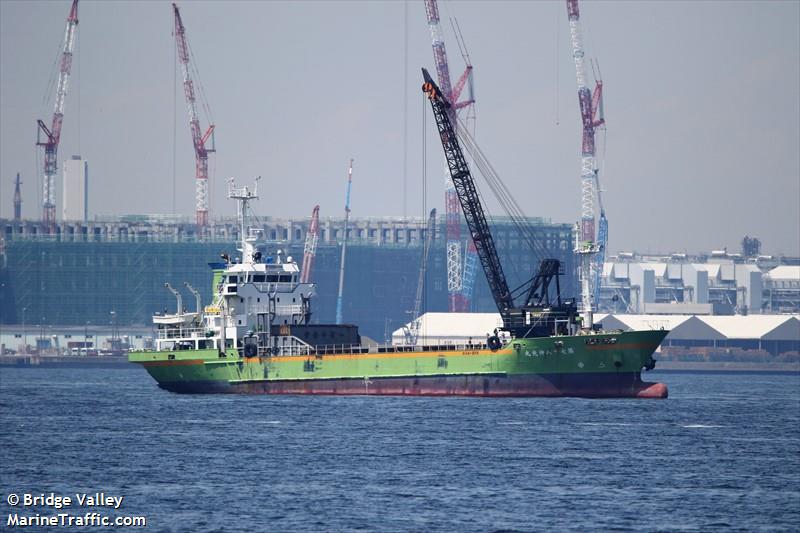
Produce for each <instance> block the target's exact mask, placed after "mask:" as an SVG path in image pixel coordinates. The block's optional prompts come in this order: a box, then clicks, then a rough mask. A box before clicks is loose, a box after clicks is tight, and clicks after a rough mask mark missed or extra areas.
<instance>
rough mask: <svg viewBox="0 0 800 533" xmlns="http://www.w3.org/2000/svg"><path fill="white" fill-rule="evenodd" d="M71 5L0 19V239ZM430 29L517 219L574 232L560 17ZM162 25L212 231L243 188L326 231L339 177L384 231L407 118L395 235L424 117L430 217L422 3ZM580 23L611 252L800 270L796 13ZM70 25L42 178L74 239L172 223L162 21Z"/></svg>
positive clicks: (643, 10)
mask: <svg viewBox="0 0 800 533" xmlns="http://www.w3.org/2000/svg"><path fill="white" fill-rule="evenodd" d="M69 6H70V2H69V1H68V0H63V1H62V0H57V1H56V0H53V1H46V2H37V1H9V0H2V1H0V118H2V120H1V121H0V182H1V183H2V185H1V186H0V216H2V217H6V218H8V217H10V216H11V214H12V192H13V179H14V176H15V174H16V172H21V173H22V177H23V181H24V184H23V198H24V203H23V216H24V217H26V218H32V217H36V216H38V213H39V209H40V208H39V206H38V200H37V199H38V198H40V196H41V193H40V192H39V191H38V189H39V182H40V180H41V178H40V177H37V176H39V175H40V174H41V169H40V168H38V167H37V163H36V162H37V155H36V148H35V147H34V142H35V138H36V119H37V118H42V119H45V121H46V122H47V123H48V124H49V123H50V121H51V116H52V94H51V93H52V91H50V92H48V79H49V78H50V76H51V75H52V74H53V73H54V69H55V64H54V62H55V60H56V58H57V55H58V51H59V48H60V46H61V41H62V38H63V32H64V25H65V18H66V15H67V12H68V10H69ZM439 6H440V12H441V15H442V19H443V21H442V27H443V29H444V30H445V38H446V43H447V49H448V55H449V58H450V64H451V75H452V76H453V78H456V77H457V76H458V75H459V74H460V73H461V71H462V70H463V65H464V63H463V60H462V58H461V55H460V53H459V51H458V47H457V45H456V42H455V40H454V38H453V35H452V31H451V30H450V24H449V21H448V17H452V16H455V17H457V18H458V21H459V24H460V27H461V30H462V33H463V35H464V38H465V40H466V43H467V46H468V48H469V53H470V55H471V59H472V63H473V65H474V68H475V88H476V98H477V101H478V103H477V107H476V111H477V138H478V141H479V143H480V144H481V146H482V148H483V151H484V152H485V153H486V154H487V155H488V157H489V158H490V160H491V161H492V163H493V165H494V167H495V168H496V169H497V171H498V172H499V173H500V175H501V176H502V177H503V179H504V181H505V182H506V184H507V185H508V186H509V188H510V189H511V190H512V191H513V192H514V193H515V194H516V197H517V199H518V201H519V202H520V204H522V205H523V206H524V208H525V210H526V213H527V214H528V215H532V216H533V215H536V216H543V217H549V218H552V219H553V220H554V221H557V222H572V221H574V220H576V219H577V218H578V216H579V212H580V211H579V209H580V201H579V198H580V179H579V174H580V120H579V113H578V106H577V96H576V85H575V73H574V66H573V62H572V57H571V51H570V42H569V31H568V23H567V15H566V8H565V2H563V1H536V2H525V1H516V2H500V1H492V2H488V1H486V2H484V1H477V0H476V1H470V2H455V1H440V3H439ZM180 7H181V11H182V15H183V20H184V23H185V25H186V31H187V36H188V39H189V42H190V46H191V48H192V50H193V52H194V56H195V59H196V62H197V67H198V69H199V72H200V77H201V82H202V85H203V87H204V88H205V93H206V95H207V97H208V101H209V103H210V106H211V110H212V114H213V119H214V121H215V123H216V125H217V136H216V141H217V143H216V144H217V149H218V152H217V154H216V155H212V156H211V168H212V169H213V175H214V177H213V182H212V191H211V202H212V216H214V215H230V214H232V213H233V212H234V205H233V204H232V202H230V201H228V200H226V199H225V178H226V177H228V176H235V177H236V178H237V180H238V181H239V182H240V183H244V182H249V181H251V180H252V178H253V177H254V176H256V175H259V174H260V175H262V176H263V179H262V182H261V184H262V197H261V200H260V201H259V203H258V205H257V210H258V212H259V213H261V214H262V215H273V216H281V217H284V216H290V217H302V216H308V215H309V214H310V212H311V208H312V207H313V205H314V204H316V203H319V204H320V205H321V213H322V216H332V215H335V216H340V215H341V213H342V211H343V204H344V192H345V181H346V170H347V161H348V159H349V158H350V157H353V158H355V168H354V177H353V193H352V209H353V216H355V217H365V216H379V215H396V216H402V215H403V214H404V213H403V204H404V202H403V196H404V195H403V189H404V187H403V145H404V142H403V139H404V134H403V131H404V126H403V125H404V107H405V106H404V102H406V103H407V111H408V114H407V120H408V145H407V146H408V159H407V169H408V170H407V176H408V177H407V184H408V185H407V195H406V196H407V201H406V205H407V208H406V211H407V214H408V215H409V216H421V215H422V212H423V211H422V202H423V199H422V198H423V195H422V179H421V174H422V168H423V148H422V134H423V110H424V113H425V119H424V120H425V124H426V126H427V132H428V135H427V139H428V143H427V146H428V149H427V168H428V187H427V189H428V194H427V204H428V207H429V208H430V207H439V208H440V209H442V205H443V192H442V191H443V183H444V179H443V170H442V169H443V163H442V155H441V145H439V144H437V143H438V139H436V138H435V136H434V134H433V119H432V115H431V111H430V109H429V107H428V106H427V104H425V102H424V101H423V97H422V95H421V92H420V85H421V76H420V73H419V68H420V67H422V66H426V67H428V68H429V69H431V70H433V59H432V53H431V43H430V34H429V31H428V27H427V23H426V19H425V9H424V5H423V2H422V1H421V0H419V1H409V2H408V3H404V2H402V1H399V0H398V1H392V2H389V1H385V2H378V1H375V2H368V1H355V2H338V1H320V2H302V1H296V2H258V1H250V2H213V1H203V2H196V1H185V2H182V3H181V4H180ZM406 12H407V18H406ZM581 18H582V22H583V28H584V34H585V47H586V50H587V54H588V55H589V56H591V57H597V58H598V59H599V61H600V66H601V68H602V74H603V80H604V84H605V90H606V98H605V112H606V119H607V122H608V132H607V149H606V155H605V175H604V176H603V180H604V183H603V188H604V189H605V191H606V192H605V203H606V210H607V213H608V217H609V220H610V224H609V225H610V242H609V248H610V250H611V251H618V250H631V249H637V250H639V251H643V252H644V251H653V252H655V251H662V252H669V251H689V252H696V251H701V250H710V249H717V248H721V247H723V246H727V247H728V248H729V249H730V250H731V251H734V250H735V251H738V249H739V242H740V240H741V238H742V236H744V235H745V234H749V235H754V236H757V237H759V238H760V239H761V240H762V242H763V245H764V248H763V249H764V251H765V252H767V253H786V254H793V255H798V254H800V148H798V147H800V133H799V130H800V98H798V96H800V2H797V1H772V2H771V1H758V2H747V1H733V2H725V1H718V2H715V1H704V2H694V1H692V2H680V1H673V0H670V1H665V2H659V1H642V2H635V1H622V2H600V1H595V2H582V3H581ZM79 19H80V23H79V25H78V31H77V35H78V37H77V39H78V40H77V46H76V51H75V60H74V65H73V78H72V83H71V85H70V91H69V95H68V96H67V100H66V113H65V119H64V128H63V134H62V141H61V146H60V150H59V164H61V162H62V161H63V160H64V159H65V158H68V157H69V156H71V155H72V154H76V153H81V154H82V155H83V156H84V157H85V158H86V159H88V160H89V164H90V182H91V183H90V208H89V209H90V216H91V215H95V214H97V215H107V214H130V213H171V212H172V209H173V199H174V205H175V206H176V212H177V213H178V214H185V215H193V213H194V161H193V159H194V156H193V151H192V146H191V140H190V134H189V129H188V125H187V111H186V106H185V104H184V101H183V93H182V89H181V86H180V82H181V79H180V74H179V71H178V70H177V65H176V61H175V52H174V41H173V37H172V28H173V16H172V9H171V5H170V2H167V1H163V2H162V1H138V2H124V1H109V2H96V1H88V0H83V1H81V3H80V8H79ZM406 21H407V24H406ZM406 36H407V39H408V53H407V63H408V71H407V75H406V72H405V63H406V55H405V42H406ZM176 72H178V77H177V84H176V82H175V74H176ZM406 98H407V100H406ZM207 123H208V119H207V118H204V119H203V124H204V125H205V124H207ZM173 134H176V139H175V141H173ZM173 153H175V154H176V155H175V157H173ZM39 158H40V159H41V155H40V156H39ZM173 164H174V166H175V168H176V176H177V179H176V180H175V182H176V184H175V188H176V191H177V194H176V195H175V197H173ZM58 181H59V183H58V186H59V189H60V177H59V180H58ZM483 189H484V191H485V194H487V195H488V194H489V193H488V187H486V186H484V187H483ZM62 198H63V195H62V194H61V191H60V190H59V192H58V200H57V201H58V202H59V204H60V202H61V200H62ZM59 209H60V207H59ZM491 212H492V213H494V214H501V211H500V209H499V208H498V207H496V206H492V207H491Z"/></svg>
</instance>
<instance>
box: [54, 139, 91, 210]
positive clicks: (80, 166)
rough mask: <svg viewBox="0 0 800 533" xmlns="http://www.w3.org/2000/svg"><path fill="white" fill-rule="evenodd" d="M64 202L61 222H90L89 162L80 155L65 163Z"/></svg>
mask: <svg viewBox="0 0 800 533" xmlns="http://www.w3.org/2000/svg"><path fill="white" fill-rule="evenodd" d="M61 190H62V191H63V192H64V200H63V202H62V206H61V220H64V221H69V220H72V221H76V220H77V221H82V222H83V223H84V224H86V222H88V220H89V162H88V161H86V160H84V159H83V158H81V156H79V155H74V156H72V159H67V160H66V161H64V180H63V187H62V189H61Z"/></svg>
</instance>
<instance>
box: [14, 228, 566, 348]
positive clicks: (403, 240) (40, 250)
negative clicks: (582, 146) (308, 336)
mask: <svg viewBox="0 0 800 533" xmlns="http://www.w3.org/2000/svg"><path fill="white" fill-rule="evenodd" d="M443 221H444V217H440V220H439V221H438V222H439V224H437V229H436V231H435V239H434V243H433V248H432V249H431V251H430V258H429V262H428V268H427V272H426V278H425V279H426V282H425V291H424V293H423V295H424V299H423V308H422V310H423V311H425V310H428V311H447V309H448V292H447V288H448V287H447V269H446V252H445V239H444V238H443V237H444V235H443V234H444V231H443ZM309 222H310V221H309V219H299V220H288V219H286V220H285V219H273V218H265V219H262V220H261V221H260V227H261V229H262V230H263V235H264V237H265V242H264V243H263V246H262V248H263V251H264V253H265V256H266V255H271V254H274V253H276V250H278V249H280V250H282V251H283V252H284V254H285V255H288V256H292V257H294V258H295V260H296V261H297V262H298V263H299V262H301V261H302V257H303V247H304V241H305V238H306V233H307V232H308V229H309ZM343 222H344V221H343V219H341V218H328V219H320V224H319V244H318V249H317V254H316V261H315V263H314V270H313V272H312V275H311V281H313V282H316V283H317V297H316V298H315V301H314V302H313V312H314V315H313V318H312V319H313V320H314V321H316V322H333V320H334V317H335V308H336V296H337V289H338V277H339V266H340V250H341V247H340V243H341V240H342V239H343V237H344V224H343ZM529 222H530V225H531V227H532V229H533V233H534V235H535V238H536V239H537V241H538V242H540V243H541V244H542V245H543V246H544V248H545V251H546V253H547V255H548V256H550V257H555V258H557V259H559V260H561V261H562V262H563V264H564V265H565V272H566V275H565V276H564V279H563V280H562V289H563V290H564V292H565V294H568V295H574V294H575V292H576V285H575V274H574V273H575V263H574V259H573V257H574V256H573V254H572V226H571V225H570V224H557V223H552V222H550V221H548V220H543V219H538V218H535V219H534V218H532V219H530V220H529ZM425 223H426V221H423V220H422V219H412V220H408V221H403V220H402V219H400V218H372V219H351V220H350V224H349V226H348V235H349V242H348V249H347V267H346V272H345V283H344V295H343V318H344V321H345V322H348V323H353V324H357V325H359V326H360V328H361V333H362V334H363V335H367V336H369V337H372V338H374V339H376V340H381V341H383V340H384V339H386V338H387V337H389V335H390V333H391V331H392V330H394V329H395V328H397V327H398V326H399V325H401V324H403V323H405V322H407V321H408V319H409V314H410V311H411V310H412V308H413V304H414V298H415V293H416V289H417V281H418V278H419V269H420V256H421V250H422V246H421V244H422V240H421V238H422V235H423V232H424V230H425V225H426V224H425ZM492 224H493V228H494V231H495V239H496V242H497V247H498V251H499V254H500V256H501V257H502V258H503V261H504V264H505V265H507V267H506V268H507V275H508V277H509V280H510V282H511V283H515V284H516V285H519V284H522V283H523V282H525V281H527V280H528V279H529V278H530V277H531V275H532V273H533V270H534V268H535V267H536V266H537V265H538V261H539V260H540V259H541V258H539V257H534V255H533V254H532V253H531V252H530V251H529V250H528V248H527V247H526V246H521V243H522V242H523V239H522V237H521V236H520V235H519V234H518V229H517V227H516V226H515V225H514V224H512V223H511V222H510V221H508V220H505V219H496V220H494V221H493V222H492ZM0 228H1V229H2V233H0V322H2V323H4V324H55V325H73V326H83V325H84V324H85V323H87V322H88V323H90V324H93V325H101V324H108V323H109V316H110V313H111V311H114V312H115V313H116V315H115V316H116V320H117V321H118V324H119V325H120V326H126V325H142V326H147V325H149V324H150V322H151V317H152V315H153V314H154V313H156V312H163V311H164V309H170V310H171V309H173V307H174V305H175V303H174V302H175V298H174V297H173V296H172V295H171V294H170V293H169V292H168V291H167V290H165V289H164V283H165V282H169V283H170V284H171V285H172V286H173V287H178V288H182V287H183V284H184V282H189V283H190V284H192V285H193V286H194V287H196V288H198V289H200V290H201V291H202V296H203V303H204V304H208V303H209V300H210V298H211V279H212V274H211V269H210V268H209V266H208V265H209V263H211V262H214V261H219V256H220V254H221V253H223V252H224V253H227V254H229V255H230V256H231V257H235V256H236V254H237V252H236V245H235V243H236V242H237V239H238V238H239V237H238V232H239V228H238V226H237V224H236V223H235V222H233V221H213V222H212V223H211V224H210V225H209V226H208V227H207V228H205V230H206V231H204V233H202V234H198V232H197V226H196V224H194V222H193V221H188V220H186V221H182V220H180V219H176V218H175V217H158V216H127V217H119V218H116V219H98V220H93V221H89V222H88V223H87V224H84V223H82V222H65V221H60V222H58V223H57V224H56V225H55V228H54V233H53V234H48V232H47V231H45V226H44V225H43V224H42V223H40V222H34V221H21V222H15V221H13V220H0ZM464 234H466V231H465V232H464ZM516 285H515V286H516ZM185 301H187V302H190V301H193V300H191V299H189V298H187V299H186V300H185ZM493 309H495V306H494V300H493V299H492V296H491V293H490V292H489V288H488V286H487V284H486V281H485V279H484V277H483V276H482V275H478V276H476V283H475V289H474V293H473V297H472V299H471V310H474V311H492V310H493Z"/></svg>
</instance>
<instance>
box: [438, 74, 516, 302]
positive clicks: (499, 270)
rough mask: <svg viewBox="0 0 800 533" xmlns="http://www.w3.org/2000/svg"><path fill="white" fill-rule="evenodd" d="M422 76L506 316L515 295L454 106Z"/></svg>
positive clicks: (466, 215)
mask: <svg viewBox="0 0 800 533" xmlns="http://www.w3.org/2000/svg"><path fill="white" fill-rule="evenodd" d="M422 73H423V77H424V79H425V83H424V84H423V85H422V90H423V92H425V93H426V94H427V95H428V99H429V100H430V102H431V107H432V108H433V114H434V116H435V118H436V126H437V129H438V131H439V136H440V138H441V141H442V147H443V149H444V153H445V158H446V159H447V165H448V167H449V169H450V175H451V177H452V179H453V185H454V186H455V189H456V192H457V194H458V200H459V202H460V203H461V208H462V210H463V212H464V218H465V219H466V221H467V226H468V227H469V230H470V234H471V235H472V240H473V242H474V243H475V248H476V251H477V252H478V258H479V259H480V262H481V266H483V270H484V273H485V274H486V280H487V282H488V284H489V289H490V290H491V292H492V296H493V298H494V301H495V304H496V305H497V308H498V310H499V311H500V313H501V314H504V313H505V312H506V311H507V310H508V309H511V308H513V307H514V302H513V299H512V298H511V291H510V290H509V289H508V282H507V281H506V277H505V274H504V273H503V267H502V265H501V264H500V259H499V257H498V255H497V249H496V248H495V244H494V239H493V237H492V234H491V231H490V229H489V224H488V223H487V222H486V216H485V215H484V209H483V206H482V205H481V201H480V197H479V196H478V192H477V190H476V188H475V183H474V181H473V179H472V174H471V173H470V171H469V166H468V165H467V161H466V158H465V157H464V154H463V152H462V151H461V146H460V145H459V143H458V139H457V137H456V135H455V132H454V130H453V125H452V123H451V121H450V117H449V115H448V112H447V108H448V107H449V106H450V104H449V103H448V102H447V99H446V98H445V97H444V96H443V95H442V92H441V90H440V89H439V87H438V86H437V85H436V83H435V82H434V81H433V79H432V78H431V77H430V74H428V72H427V71H426V70H425V69H423V70H422Z"/></svg>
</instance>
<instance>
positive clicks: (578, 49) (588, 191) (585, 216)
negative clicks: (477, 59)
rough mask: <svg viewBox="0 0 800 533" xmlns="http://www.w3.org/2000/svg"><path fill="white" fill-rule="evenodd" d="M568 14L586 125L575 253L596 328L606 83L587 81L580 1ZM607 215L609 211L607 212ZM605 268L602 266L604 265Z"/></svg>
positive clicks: (585, 304) (584, 308)
mask: <svg viewBox="0 0 800 533" xmlns="http://www.w3.org/2000/svg"><path fill="white" fill-rule="evenodd" d="M567 17H568V19H569V30H570V39H571V41H572V57H573V59H574V61H575V72H576V78H577V82H578V103H579V104H580V108H581V122H582V124H583V142H582V147H581V221H580V224H579V227H578V231H577V235H576V239H575V253H576V254H578V256H579V257H580V270H579V276H578V277H579V281H580V287H581V308H580V312H581V315H582V317H583V327H585V328H591V327H592V306H593V303H594V302H592V295H593V291H592V284H593V282H594V279H593V277H594V276H593V268H596V265H595V264H594V257H595V255H596V254H597V253H598V252H599V251H600V247H599V246H598V243H597V241H596V239H595V207H594V198H595V183H596V182H597V166H596V163H595V137H594V133H595V128H597V127H598V126H600V125H602V124H603V123H604V120H603V118H596V115H597V110H598V107H599V104H600V99H601V97H602V94H603V83H602V81H597V83H596V85H595V89H594V94H592V92H591V90H590V89H589V87H588V85H587V82H586V65H585V62H584V55H585V54H584V51H583V39H582V35H581V33H582V32H581V21H580V12H579V10H578V0H567ZM604 214H605V213H604ZM601 268H602V267H601Z"/></svg>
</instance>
